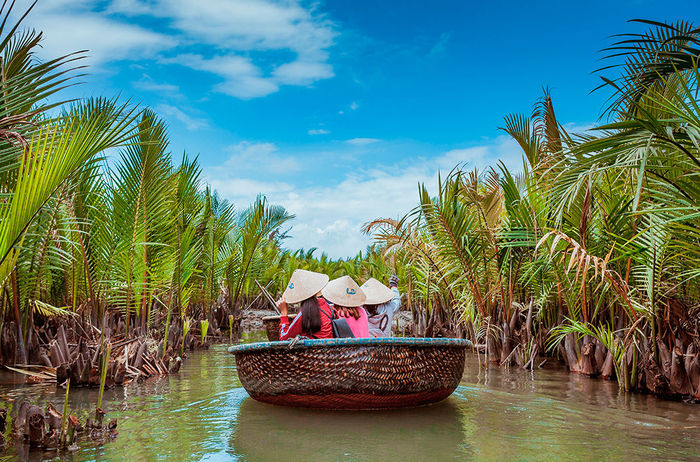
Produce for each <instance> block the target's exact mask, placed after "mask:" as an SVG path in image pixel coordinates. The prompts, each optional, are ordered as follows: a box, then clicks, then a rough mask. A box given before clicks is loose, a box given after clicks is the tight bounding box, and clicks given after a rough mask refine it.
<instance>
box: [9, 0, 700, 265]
mask: <svg viewBox="0 0 700 462" xmlns="http://www.w3.org/2000/svg"><path fill="white" fill-rule="evenodd" d="M20 3H21V2H20ZM25 4H28V3H25ZM195 5H196V6H195ZM21 6H23V5H20V8H21ZM20 8H18V10H19V9H20ZM698 13H700V2H697V1H674V0H670V1H664V2H658V1H647V0H637V1H607V2H604V1H591V2H586V3H581V2H557V1H552V2H482V1H480V2H471V1H441V0H432V1H430V2H426V1H407V0H402V1H388V0H387V1H377V0H374V1H365V0H353V1H314V2H303V1H295V0H287V1H273V0H199V1H197V2H192V1H187V0H106V1H85V0H40V1H39V4H38V5H37V7H36V8H35V10H34V11H33V12H32V13H31V15H30V16H29V18H28V22H27V24H28V25H31V26H32V27H35V28H37V29H41V30H43V31H44V32H45V35H46V42H45V46H44V53H45V55H46V56H47V57H53V56H56V55H57V54H62V53H66V52H70V51H76V50H80V49H89V50H90V56H89V58H88V60H87V64H88V65H89V66H90V67H89V72H90V75H88V76H87V77H85V78H84V79H83V80H84V82H85V84H84V85H81V86H79V87H75V88H73V89H71V90H69V92H70V96H97V95H100V96H101V95H106V96H115V95H120V96H121V97H122V98H124V99H131V100H132V101H134V102H137V103H139V104H142V105H144V106H150V107H152V108H153V109H155V110H156V112H157V113H158V114H159V115H160V116H161V117H163V118H164V119H165V120H166V121H167V123H168V125H169V129H170V135H171V139H172V144H171V149H172V152H173V157H174V158H175V159H179V158H180V156H181V153H182V152H183V151H186V152H187V153H188V154H190V155H197V154H198V155H199V159H200V163H201V165H202V167H203V170H204V176H205V178H206V180H207V182H209V183H210V184H211V185H212V186H213V187H214V188H216V189H217V190H218V191H219V192H220V194H221V195H222V196H224V197H226V198H228V199H230V200H231V201H233V202H234V203H235V204H236V205H237V206H238V207H239V208H241V209H242V208H245V207H246V206H247V205H248V204H250V203H251V202H252V200H253V199H254V198H255V196H256V195H257V194H258V193H263V194H266V195H267V196H268V198H269V199H270V200H271V201H272V202H275V203H279V204H282V205H284V206H285V207H286V208H287V209H288V210H289V212H290V213H293V214H295V215H296V216H297V218H296V219H295V220H294V222H293V229H292V231H291V235H292V237H291V238H290V239H289V241H288V242H287V246H288V247H291V248H297V247H304V248H309V247H318V248H319V251H326V252H327V253H329V254H330V255H331V256H333V257H343V256H349V255H354V254H355V253H356V252H357V251H359V250H361V249H363V248H364V247H365V246H366V245H367V244H368V243H369V239H368V238H367V237H366V236H363V235H362V234H361V233H360V226H361V225H362V223H364V222H366V221H369V220H371V219H373V218H377V217H385V216H391V217H398V216H400V215H402V214H403V213H405V212H408V211H409V210H410V209H411V207H413V206H414V205H415V203H416V199H417V184H418V183H419V182H427V183H428V184H429V185H431V186H433V189H434V185H435V184H436V181H437V174H438V171H442V172H447V171H449V170H450V169H451V168H452V167H453V166H454V165H456V164H458V163H466V165H468V166H471V167H478V168H481V169H483V168H486V167H487V166H489V165H495V164H496V162H497V161H498V160H502V161H503V162H504V163H506V165H508V166H510V167H512V168H514V169H518V168H519V165H520V164H521V154H520V152H519V150H518V148H517V146H515V144H514V143H513V142H511V141H509V140H508V139H507V138H506V137H505V136H504V135H503V134H502V132H499V130H498V127H499V126H501V125H502V121H503V116H504V115H506V114H507V113H510V112H524V113H528V114H529V113H530V111H531V109H532V106H533V103H534V102H535V101H536V99H537V98H538V97H539V96H540V95H541V94H542V88H543V87H544V86H549V87H550V88H551V91H552V95H553V98H554V103H555V109H556V112H557V116H558V118H559V120H560V121H561V122H563V123H565V124H567V126H569V127H570V128H572V129H574V130H575V129H584V128H586V127H590V126H591V125H592V124H594V123H595V121H596V120H597V117H598V115H599V112H600V108H601V106H602V104H603V102H604V100H605V96H606V95H605V93H602V92H595V93H593V94H591V93H590V92H591V90H592V89H593V88H595V87H596V86H597V85H598V82H599V80H598V78H597V77H596V76H595V75H593V74H592V71H593V70H595V69H596V68H598V67H600V66H601V63H600V61H599V59H600V56H601V55H600V53H599V50H600V49H601V48H603V47H605V46H606V45H608V44H610V43H611V39H610V38H609V37H610V35H612V34H616V33H623V32H638V31H641V30H642V27H641V26H640V25H635V24H629V23H626V21H627V20H629V19H632V18H647V19H655V20H665V21H675V20H678V19H690V20H692V19H696V18H698V17H700V16H699V15H698ZM319 253H320V252H319Z"/></svg>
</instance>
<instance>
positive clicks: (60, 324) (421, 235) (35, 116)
mask: <svg viewBox="0 0 700 462" xmlns="http://www.w3.org/2000/svg"><path fill="white" fill-rule="evenodd" d="M4 5H5V6H4V8H3V11H2V15H3V17H4V19H5V21H4V22H3V25H2V27H1V28H0V57H2V61H0V73H1V74H2V76H1V77H2V79H1V81H0V85H1V87H2V92H0V111H2V116H1V117H0V164H1V165H2V168H0V188H1V194H2V201H1V202H0V255H1V258H2V259H1V260H0V282H1V284H2V285H1V286H0V310H1V313H0V339H1V345H2V346H0V362H1V363H2V364H6V365H13V364H18V365H26V364H33V365H43V366H44V367H45V369H42V372H41V374H42V375H43V376H45V377H52V376H53V377H55V376H56V374H57V373H59V372H60V374H59V375H61V377H64V376H65V377H66V378H68V377H73V380H74V381H73V383H74V384H78V383H85V384H95V383H96V382H99V380H97V379H99V377H100V375H101V374H100V369H101V367H102V366H100V365H101V364H106V365H107V366H105V367H111V369H109V370H110V371H112V372H111V373H109V374H108V375H107V377H112V379H106V380H108V381H109V380H112V383H123V382H125V381H127V380H130V379H133V378H136V377H139V376H144V375H156V374H160V373H167V371H168V370H172V369H173V368H175V369H176V368H177V366H176V363H175V362H174V361H175V360H174V358H175V357H176V356H178V355H180V356H181V355H182V354H183V353H184V351H185V350H186V349H189V348H193V347H196V346H201V345H206V343H207V342H208V341H209V339H211V338H212V337H216V336H221V337H222V338H224V339H228V338H229V335H231V336H233V335H237V334H238V330H239V329H238V325H239V323H240V320H241V315H242V312H243V311H245V310H246V309H247V308H249V307H251V306H257V307H260V306H263V305H264V304H265V303H266V302H265V300H264V298H257V299H256V296H257V294H258V288H257V285H256V281H259V282H260V283H261V284H263V285H267V286H268V287H269V288H270V291H271V292H272V293H273V294H274V295H279V294H280V293H281V292H282V290H283V284H284V283H285V281H286V280H287V279H288V277H289V276H290V275H291V273H292V272H293V270H294V269H295V268H306V269H312V270H317V271H322V272H326V273H327V274H329V276H331V278H333V277H337V276H340V275H342V274H350V275H352V276H353V277H355V278H357V279H358V280H363V279H365V278H367V277H370V276H372V277H376V278H378V279H380V280H386V278H387V277H388V276H389V275H390V274H391V273H392V272H395V273H397V274H398V275H399V277H400V278H401V290H402V292H403V293H404V294H405V298H404V306H406V307H407V309H409V310H411V312H412V314H413V320H414V323H413V328H412V331H411V332H410V334H412V335H419V336H440V335H442V336H462V337H466V338H469V339H471V340H473V341H474V343H475V344H478V345H481V346H482V349H483V350H484V351H485V352H486V355H487V357H488V358H489V359H490V360H491V361H495V362H499V363H500V364H503V365H519V366H521V367H525V368H536V367H537V366H538V365H539V364H541V363H542V362H543V361H544V360H545V359H546V358H552V357H554V358H561V359H563V360H564V361H565V362H566V363H567V364H568V367H569V368H570V369H571V370H572V371H575V372H580V373H583V374H586V375H591V376H597V375H600V376H603V377H608V378H616V379H617V380H618V381H619V383H620V386H621V387H622V388H623V389H625V390H642V391H651V392H654V393H658V394H666V395H676V396H684V397H693V396H694V397H695V398H697V399H700V356H699V354H700V343H699V342H700V341H699V340H698V339H699V338H700V337H699V336H700V318H699V314H700V311H699V303H698V300H700V290H699V289H700V288H699V286H698V276H700V270H698V268H700V246H699V245H698V244H699V241H700V232H699V225H700V202H699V201H700V186H699V185H700V181H698V175H699V173H700V161H699V160H698V159H700V152H699V151H700V110H699V108H698V94H697V92H698V80H699V79H698V76H699V75H700V71H699V70H698V59H699V58H700V30H699V29H697V28H696V27H695V26H694V25H692V24H689V23H678V24H674V25H668V24H660V23H651V22H643V23H637V24H636V26H637V27H638V28H643V29H646V32H642V33H641V34H631V35H627V36H622V37H621V38H620V39H619V41H618V42H617V43H615V44H614V45H613V46H612V47H611V48H610V49H608V50H607V57H606V60H605V62H606V63H608V62H609V64H610V65H609V66H607V65H606V67H605V68H604V69H602V70H601V71H600V74H601V77H603V80H602V82H603V84H602V87H601V88H600V89H598V90H597V91H608V92H609V94H610V99H609V100H608V104H607V105H606V107H605V108H604V110H603V116H602V122H601V123H600V124H598V125H597V126H595V127H593V128H592V129H590V130H585V131H582V132H581V133H569V131H568V130H567V129H566V128H565V127H566V124H565V123H564V122H562V121H559V120H558V119H557V117H556V115H555V105H554V100H553V98H552V95H551V94H550V92H549V91H548V90H545V91H544V94H543V95H542V97H541V98H540V100H539V101H538V102H537V104H536V105H535V108H534V110H533V112H532V114H510V115H508V116H506V118H505V120H504V124H503V130H504V132H505V133H507V134H508V135H509V136H511V137H512V138H513V139H514V140H515V141H516V142H517V143H518V144H519V145H520V146H521V148H522V150H523V160H524V162H523V169H522V170H521V171H512V170H509V169H508V168H506V166H505V165H503V164H499V165H494V166H493V167H492V168H490V169H487V170H485V171H482V172H477V171H473V170H469V169H468V168H467V166H464V165H460V166H457V167H456V168H455V169H454V170H453V171H451V172H449V173H447V174H445V175H444V176H442V177H441V178H440V181H439V184H438V190H437V194H436V195H432V194H430V193H429V188H428V187H427V186H426V185H421V186H420V188H419V191H418V192H419V194H418V198H417V199H418V200H417V205H416V208H415V209H414V210H413V211H411V212H410V213H408V214H407V215H405V216H404V217H402V218H399V219H394V218H380V219H377V220H374V221H372V222H370V223H367V225H366V226H365V229H364V230H365V232H366V233H368V234H369V235H371V236H373V238H374V240H375V242H376V243H375V245H374V246H373V247H371V248H370V249H368V250H367V251H366V252H362V253H360V254H359V255H358V256H357V257H355V258H350V259H344V260H330V259H328V258H327V257H326V256H325V255H322V256H320V257H316V256H314V252H313V251H302V250H299V251H290V250H286V249H284V248H283V243H284V238H285V233H286V227H287V226H288V224H289V221H290V220H291V219H292V218H293V217H292V215H290V214H289V213H288V212H287V211H285V210H284V209H283V208H281V207H279V206H274V205H271V204H269V203H268V202H267V200H266V199H265V197H264V196H260V197H259V198H258V199H257V200H256V201H255V202H254V203H253V204H252V205H250V206H248V205H247V204H246V205H244V206H243V207H241V208H236V207H234V205H233V204H231V203H229V202H227V201H226V200H225V199H223V198H221V197H219V196H218V194H217V193H216V192H215V191H212V190H211V189H210V188H209V187H208V186H207V185H206V183H205V182H204V180H203V177H202V172H201V169H200V167H199V165H198V162H197V159H196V157H192V156H189V155H187V154H182V155H173V154H172V153H171V152H170V150H169V147H168V144H169V143H168V133H167V127H166V126H165V124H164V122H163V121H162V120H161V119H159V117H158V115H157V114H156V113H154V112H153V111H150V110H148V109H144V108H138V107H135V106H133V105H131V104H126V103H120V102H118V101H117V100H109V99H90V100H80V101H66V100H62V99H61V95H62V94H63V93H64V89H65V87H66V86H70V85H73V84H74V83H76V82H77V80H78V79H79V78H80V75H81V74H80V73H81V70H80V69H81V59H82V57H83V56H84V54H83V53H76V54H72V55H67V56H64V57H59V58H56V59H53V60H43V61H40V60H38V59H37V58H36V55H35V53H36V50H37V47H39V46H40V44H41V41H42V36H41V34H40V33H38V32H33V31H26V30H25V28H24V25H23V21H24V20H25V17H26V15H25V16H23V17H22V19H21V20H20V22H18V23H13V22H12V21H11V20H10V12H9V11H7V9H8V7H7V4H4ZM107 153H109V154H107ZM256 303H257V305H254V304H256ZM134 339H137V340H136V343H134ZM110 344H111V345H112V346H113V347H110ZM107 351H111V357H112V359H113V365H112V366H109V365H108V362H105V361H103V359H102V358H103V355H104V354H105V352H107ZM61 367H63V369H61V370H60V371H59V369H60V368H61ZM52 374H53V375H52ZM63 374H65V375H63ZM91 378H92V379H91ZM83 379H85V380H83ZM93 379H95V380H93ZM118 379H119V380H121V382H120V381H119V380H118ZM103 380H104V379H103ZM81 381H82V382H81Z"/></svg>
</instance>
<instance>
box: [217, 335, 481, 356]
mask: <svg viewBox="0 0 700 462" xmlns="http://www.w3.org/2000/svg"><path fill="white" fill-rule="evenodd" d="M372 345H396V346H444V347H470V346H472V342H470V341H469V340H465V339H459V338H414V337H377V338H326V339H299V340H297V339H292V340H283V341H279V342H256V343H245V344H242V345H235V346H231V347H229V348H228V352H229V353H232V354H236V353H244V352H250V351H261V350H280V349H291V348H313V347H320V346H372Z"/></svg>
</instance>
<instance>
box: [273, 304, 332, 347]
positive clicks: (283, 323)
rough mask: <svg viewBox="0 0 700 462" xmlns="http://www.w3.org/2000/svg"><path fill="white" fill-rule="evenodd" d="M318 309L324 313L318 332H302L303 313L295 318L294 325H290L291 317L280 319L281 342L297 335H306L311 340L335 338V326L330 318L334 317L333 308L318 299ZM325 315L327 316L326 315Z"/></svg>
mask: <svg viewBox="0 0 700 462" xmlns="http://www.w3.org/2000/svg"><path fill="white" fill-rule="evenodd" d="M316 300H318V308H319V309H320V310H321V311H322V312H323V313H319V314H320V315H321V330H319V331H318V332H313V333H312V332H302V331H301V313H299V314H298V315H297V317H296V318H294V321H293V322H292V324H291V325H290V324H289V316H282V317H280V340H289V339H290V338H294V337H296V336H297V335H304V336H306V337H309V338H333V326H332V325H331V319H330V316H332V311H331V307H330V306H328V303H326V300H324V299H323V298H317V299H316ZM324 313H325V314H324Z"/></svg>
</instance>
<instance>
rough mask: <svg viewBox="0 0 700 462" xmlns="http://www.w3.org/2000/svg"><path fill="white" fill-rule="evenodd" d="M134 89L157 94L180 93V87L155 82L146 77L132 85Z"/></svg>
mask: <svg viewBox="0 0 700 462" xmlns="http://www.w3.org/2000/svg"><path fill="white" fill-rule="evenodd" d="M132 85H133V86H134V88H137V89H139V90H145V91H153V92H156V93H179V92H180V87H178V86H177V85H172V84H169V83H158V82H154V81H153V80H152V79H151V78H150V77H148V76H144V77H143V78H142V79H141V80H137V81H136V82H134V83H133V84H132Z"/></svg>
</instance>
